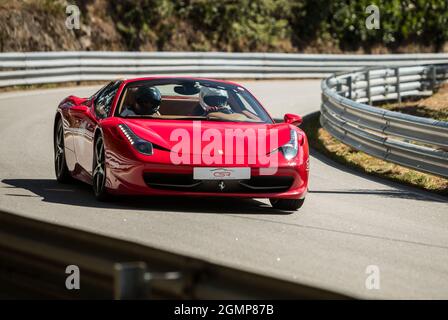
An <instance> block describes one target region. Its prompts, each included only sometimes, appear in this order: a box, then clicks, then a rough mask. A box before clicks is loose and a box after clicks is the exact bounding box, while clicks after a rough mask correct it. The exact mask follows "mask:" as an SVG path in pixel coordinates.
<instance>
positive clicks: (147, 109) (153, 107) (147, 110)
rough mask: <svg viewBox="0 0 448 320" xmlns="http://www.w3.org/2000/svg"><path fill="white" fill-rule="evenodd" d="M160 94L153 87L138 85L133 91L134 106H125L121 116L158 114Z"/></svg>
mask: <svg viewBox="0 0 448 320" xmlns="http://www.w3.org/2000/svg"><path fill="white" fill-rule="evenodd" d="M161 101H162V96H161V94H160V91H159V89H157V88H155V87H140V88H138V89H137V91H136V92H135V104H134V106H127V107H125V109H124V110H123V111H122V112H121V116H123V117H126V116H135V115H140V116H152V115H160V114H159V107H160V102H161Z"/></svg>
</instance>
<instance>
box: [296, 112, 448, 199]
mask: <svg viewBox="0 0 448 320" xmlns="http://www.w3.org/2000/svg"><path fill="white" fill-rule="evenodd" d="M304 130H305V132H306V133H307V135H308V139H309V143H310V145H311V147H313V148H314V149H315V150H317V151H320V152H321V153H323V154H325V155H327V156H328V157H330V158H331V159H333V160H336V161H337V162H339V163H342V164H344V165H347V166H349V167H351V168H354V169H356V170H359V171H362V172H365V173H368V174H372V175H375V176H379V177H382V178H386V179H390V180H393V181H396V182H400V183H403V184H406V185H410V186H413V187H418V188H421V189H425V190H427V191H431V192H435V193H438V194H441V195H448V179H444V178H441V177H438V176H434V175H431V174H426V173H422V172H419V171H415V170H412V169H408V168H405V167H402V166H399V165H396V164H393V163H390V162H386V161H383V160H380V159H377V158H375V157H372V156H370V155H368V154H366V153H364V152H361V151H357V150H355V149H353V148H351V147H349V146H347V145H345V144H343V143H342V142H340V141H339V140H337V139H335V138H333V137H332V136H331V135H330V134H329V133H328V132H327V131H326V130H325V129H323V128H322V127H321V126H320V124H319V116H316V117H315V118H312V119H310V120H309V121H308V122H307V123H306V124H305V126H304Z"/></svg>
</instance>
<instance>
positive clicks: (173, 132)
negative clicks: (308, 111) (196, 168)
mask: <svg viewBox="0 0 448 320" xmlns="http://www.w3.org/2000/svg"><path fill="white" fill-rule="evenodd" d="M123 123H125V124H127V125H128V126H129V128H130V129H131V130H132V131H134V133H135V134H137V135H138V136H139V137H141V138H143V139H145V140H147V141H150V142H152V143H153V144H156V145H158V146H160V147H162V148H165V149H168V150H173V149H176V145H179V143H187V144H189V145H190V147H191V148H190V149H191V152H190V153H191V154H195V153H202V150H204V148H206V146H207V145H209V144H211V143H212V142H213V143H215V138H216V139H218V140H221V146H222V148H219V149H221V150H222V152H223V153H224V154H225V153H226V151H227V152H230V150H232V152H234V154H235V151H236V148H237V145H238V147H239V151H240V152H241V151H243V150H241V149H242V148H243V149H244V154H245V155H250V154H251V153H253V152H254V148H253V144H257V145H260V146H261V144H264V145H265V149H264V150H265V152H266V153H270V152H272V151H274V150H275V149H277V148H278V147H279V146H282V145H284V144H286V143H287V142H288V141H289V140H290V137H291V136H290V130H291V128H293V127H292V126H291V125H289V124H286V123H278V124H264V123H247V122H221V121H219V122H218V121H192V120H154V119H123ZM232 135H233V137H229V136H232ZM226 137H227V138H226ZM226 139H227V140H226ZM238 139H242V141H244V143H241V140H240V142H239V143H238V142H237V140H238ZM230 140H232V141H233V148H230V147H227V148H226V146H227V145H228V144H229V142H230ZM219 145H220V144H219V142H217V146H219ZM242 146H243V147H242ZM257 150H259V151H260V150H262V148H261V147H260V149H257ZM257 152H258V151H257Z"/></svg>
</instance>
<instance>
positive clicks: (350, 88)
mask: <svg viewBox="0 0 448 320" xmlns="http://www.w3.org/2000/svg"><path fill="white" fill-rule="evenodd" d="M347 86H348V98H349V99H351V98H352V76H350V77H348V78H347Z"/></svg>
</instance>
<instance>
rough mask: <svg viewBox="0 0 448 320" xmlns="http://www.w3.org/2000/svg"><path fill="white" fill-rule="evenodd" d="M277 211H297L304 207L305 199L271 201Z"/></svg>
mask: <svg viewBox="0 0 448 320" xmlns="http://www.w3.org/2000/svg"><path fill="white" fill-rule="evenodd" d="M269 201H270V202H271V205H272V206H273V207H274V208H275V209H279V210H286V211H296V210H297V209H299V208H300V207H302V205H303V203H304V202H305V199H269Z"/></svg>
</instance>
